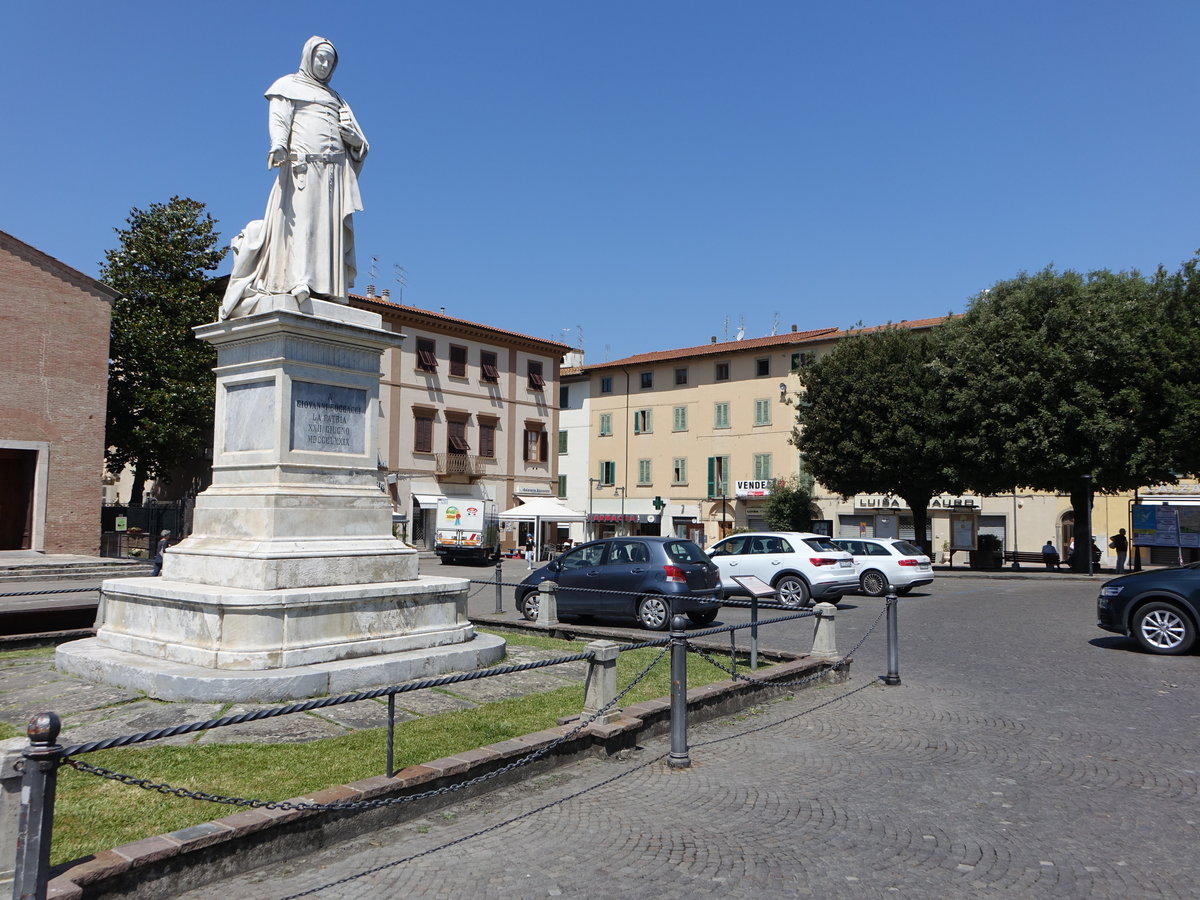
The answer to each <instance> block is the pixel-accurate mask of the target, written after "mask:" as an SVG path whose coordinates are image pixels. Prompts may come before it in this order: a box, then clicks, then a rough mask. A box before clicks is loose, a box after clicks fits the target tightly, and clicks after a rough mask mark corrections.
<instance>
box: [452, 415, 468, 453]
mask: <svg viewBox="0 0 1200 900" xmlns="http://www.w3.org/2000/svg"><path fill="white" fill-rule="evenodd" d="M470 449H471V445H470V444H468V443H467V422H466V420H465V419H448V420H447V421H446V452H448V453H466V452H467V451H468V450H470Z"/></svg>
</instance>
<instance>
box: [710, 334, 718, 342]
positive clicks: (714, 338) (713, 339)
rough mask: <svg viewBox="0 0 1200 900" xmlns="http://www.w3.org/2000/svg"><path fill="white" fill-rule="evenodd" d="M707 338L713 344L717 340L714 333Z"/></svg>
mask: <svg viewBox="0 0 1200 900" xmlns="http://www.w3.org/2000/svg"><path fill="white" fill-rule="evenodd" d="M709 340H710V341H712V342H713V343H714V344H715V343H716V342H717V336H716V335H715V334H714V335H713V336H712V337H711V338H709Z"/></svg>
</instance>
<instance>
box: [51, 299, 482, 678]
mask: <svg viewBox="0 0 1200 900" xmlns="http://www.w3.org/2000/svg"><path fill="white" fill-rule="evenodd" d="M286 300H290V298H280V301H281V302H280V303H279V304H277V305H276V308H268V309H266V310H261V306H262V305H261V304H260V307H259V309H260V310H261V311H259V312H256V313H255V314H254V315H250V316H244V317H241V318H236V319H230V320H227V321H225V322H218V323H214V324H211V325H205V326H202V327H200V328H198V329H196V333H197V335H198V336H199V337H200V338H202V339H203V340H207V341H209V342H210V343H212V344H214V345H215V346H216V348H217V370H216V371H217V399H216V428H215V440H214V445H213V482H212V486H211V487H209V488H208V490H206V491H204V492H203V493H202V494H200V496H199V497H197V498H196V509H195V516H194V520H193V532H192V535H191V536H190V537H189V538H188V539H187V540H185V541H183V542H181V543H179V544H177V545H176V546H174V547H171V548H170V549H168V550H167V552H166V554H165V556H164V559H163V570H162V577H161V578H130V579H114V580H109V581H106V582H104V585H103V588H102V601H101V613H100V619H99V628H98V631H97V635H96V638H95V639H93V640H89V641H78V642H74V643H71V644H64V645H63V646H62V647H60V648H59V651H58V665H59V667H60V668H62V669H64V670H66V671H69V672H73V673H75V674H79V675H82V676H84V677H88V678H99V679H100V680H104V681H111V682H113V683H117V684H123V685H126V686H130V687H137V688H138V689H141V690H147V691H148V692H149V693H151V694H152V695H153V696H162V697H164V699H214V695H213V691H214V684H213V683H210V682H212V681H213V679H215V683H217V684H219V685H220V686H221V687H220V690H221V691H225V692H227V693H226V694H223V695H221V696H222V698H224V699H230V700H235V699H287V698H289V697H293V696H294V697H300V696H311V694H310V693H308V692H309V691H310V689H311V687H312V686H313V685H314V684H316V683H317V682H319V681H320V680H321V671H322V667H329V666H330V665H332V664H336V666H334V668H336V669H337V672H338V675H337V678H336V681H337V683H338V684H340V685H341V687H340V688H339V689H340V690H352V689H354V688H356V687H362V686H366V685H367V684H377V683H380V682H381V681H386V680H388V679H386V678H384V679H380V678H378V677H377V676H378V674H379V672H380V671H381V664H383V663H386V662H387V660H386V659H384V658H385V657H394V656H396V655H397V654H410V655H411V654H422V653H426V654H427V655H429V651H431V650H432V649H433V648H440V649H439V651H438V653H437V654H433V656H436V657H437V658H438V659H439V663H438V665H439V668H438V671H448V670H450V669H470V668H474V667H476V666H479V665H486V664H489V663H491V662H493V661H495V660H496V659H498V658H500V657H502V656H503V648H504V643H503V641H500V640H498V639H490V638H485V637H483V636H479V635H476V634H475V633H474V629H473V627H472V626H471V624H470V623H469V622H468V621H467V618H466V593H467V586H468V582H467V580H466V579H453V578H444V577H433V578H431V577H426V578H418V574H417V555H416V551H414V550H412V549H410V548H408V547H406V546H405V545H404V544H402V543H401V542H400V541H398V540H396V539H395V538H394V537H393V536H392V509H391V502H390V500H389V499H388V497H387V495H386V494H385V493H383V491H381V489H380V487H379V475H378V463H377V447H378V423H379V415H380V412H379V377H380V375H379V373H380V358H381V356H382V354H383V352H384V351H385V350H386V349H388V348H389V347H392V346H395V345H397V344H398V343H399V342H400V341H401V340H403V336H401V335H396V334H393V333H391V332H388V331H385V330H383V328H382V320H381V318H380V317H379V316H378V315H377V314H374V313H368V312H363V311H360V310H356V309H352V308H350V307H347V306H342V305H340V304H333V303H324V302H322V301H319V300H313V301H307V302H306V304H305V305H304V308H303V309H298V308H295V306H294V304H291V306H292V308H288V306H289V304H288V303H286V302H285V301H286ZM268 306H269V304H268ZM454 648H457V652H455V650H454ZM430 658H432V656H431V657H430ZM147 659H153V660H155V661H156V663H155V666H154V669H155V671H156V672H159V673H162V672H164V671H165V669H164V666H165V667H166V668H167V669H169V668H170V667H171V666H178V667H181V668H180V669H179V671H177V672H175V673H174V674H173V675H172V676H171V677H170V678H162V677H156V678H154V679H150V681H149V682H147V679H146V678H142V677H137V673H138V671H139V668H138V666H139V661H141V662H142V663H144V662H145V661H146V660H147ZM354 660H363V661H364V663H363V665H361V666H359V667H358V668H359V669H360V670H361V674H362V679H361V680H360V683H355V684H351V682H354V681H355V677H354V674H353V670H354V668H355V666H354V665H352V664H351V663H352V661H354ZM366 660H370V661H371V664H370V665H367V664H366V662H365V661H366ZM392 662H394V663H396V664H397V665H398V664H399V662H400V661H399V660H392ZM397 665H393V666H392V667H391V669H392V670H397ZM144 668H145V666H143V669H144ZM387 668H388V667H387V665H383V669H387ZM419 668H422V672H421V674H434V673H433V672H426V671H424V668H425V667H424V664H422V666H421V667H419ZM185 669H186V670H187V671H184V670H185ZM193 670H195V671H193ZM330 671H332V670H330ZM270 672H275V676H274V677H267V676H264V673H270ZM206 673H210V674H206ZM238 673H242V675H241V676H240V679H239V674H238ZM302 676H303V677H302ZM206 679H207V681H206ZM314 679H315V681H314ZM239 681H240V683H241V685H242V687H240V688H239V687H238V684H239ZM168 682H169V685H170V686H169V688H167V687H163V685H165V684H167V683H168ZM326 682H327V683H326V684H324V685H323V686H322V687H321V688H320V689H319V690H317V691H315V693H323V692H325V691H327V690H330V689H332V681H330V680H329V679H326ZM148 684H150V686H149V687H148V686H147V685H148ZM189 684H190V685H191V686H190V687H189ZM268 684H269V689H268V688H267V687H265V685H268ZM289 684H290V685H293V686H292V687H288V686H287V685H289ZM301 684H303V685H305V687H304V688H303V690H302V692H300V693H295V691H296V690H300V688H298V687H296V685H301ZM166 693H169V694H170V695H171V696H170V697H169V698H168V697H166V696H165V694H166ZM251 695H252V696H251Z"/></svg>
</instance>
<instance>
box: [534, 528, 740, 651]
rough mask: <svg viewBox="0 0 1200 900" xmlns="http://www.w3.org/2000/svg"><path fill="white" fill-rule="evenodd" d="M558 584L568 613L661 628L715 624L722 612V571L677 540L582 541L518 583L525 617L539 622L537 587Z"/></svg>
mask: <svg viewBox="0 0 1200 900" xmlns="http://www.w3.org/2000/svg"><path fill="white" fill-rule="evenodd" d="M543 581H554V582H555V583H557V584H558V588H559V589H558V591H557V592H556V598H555V599H556V601H557V606H558V614H559V615H560V616H583V615H589V616H612V617H614V618H628V619H637V621H638V622H640V623H641V624H642V626H643V627H645V628H650V629H653V630H655V631H661V630H663V629H665V628H666V627H667V626H668V625H670V624H671V616H672V615H675V614H679V613H683V614H685V615H687V617H688V618H689V619H691V620H692V621H693V622H694V623H695V624H697V625H707V624H709V623H710V622H712V621H713V620H714V619H715V618H716V617H717V611H718V610H719V609H720V608H721V600H722V599H723V596H724V595H723V594H722V591H721V571H720V569H718V568H717V566H716V564H715V563H714V562H713V561H712V560H711V559H709V558H708V556H707V555H705V553H704V551H703V550H701V549H700V548H699V547H698V546H697V545H696V544H694V543H692V542H691V541H689V540H684V539H683V538H675V537H616V538H603V539H601V540H598V541H591V542H589V543H587V544H580V545H579V546H578V547H574V548H572V549H571V550H568V551H567V552H566V553H564V554H562V556H560V557H558V559H555V560H554V561H552V562H550V563H548V564H546V565H544V566H542V567H541V568H540V569H538V570H536V571H534V572H531V573H529V576H528V577H527V578H526V579H525V580H524V581H522V582H521V583H520V585H518V586H517V594H516V600H517V612H519V613H521V615H523V616H524V617H525V618H526V619H530V620H533V619H536V618H537V616H538V607H539V592H538V589H537V586H538V585H539V584H540V583H541V582H543Z"/></svg>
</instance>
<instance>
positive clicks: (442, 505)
mask: <svg viewBox="0 0 1200 900" xmlns="http://www.w3.org/2000/svg"><path fill="white" fill-rule="evenodd" d="M433 549H434V552H435V553H437V555H438V556H439V557H440V558H441V560H442V562H443V563H452V562H460V561H468V560H470V561H475V562H479V563H489V562H495V561H496V560H497V559H499V558H500V519H499V516H498V515H497V513H496V501H495V500H476V499H474V498H457V497H442V498H441V499H440V500H438V505H437V525H436V526H435V536H434V543H433Z"/></svg>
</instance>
